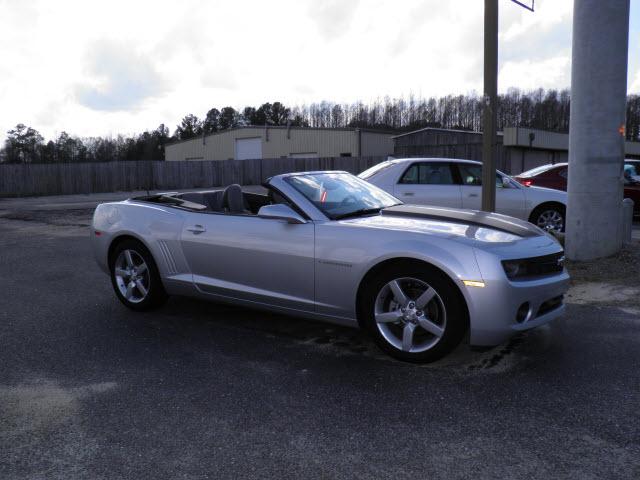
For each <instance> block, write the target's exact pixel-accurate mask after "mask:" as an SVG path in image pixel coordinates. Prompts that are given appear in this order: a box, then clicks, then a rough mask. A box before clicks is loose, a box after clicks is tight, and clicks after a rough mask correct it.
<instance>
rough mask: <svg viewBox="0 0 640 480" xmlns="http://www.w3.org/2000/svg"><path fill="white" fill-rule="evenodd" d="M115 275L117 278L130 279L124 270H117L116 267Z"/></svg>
mask: <svg viewBox="0 0 640 480" xmlns="http://www.w3.org/2000/svg"><path fill="white" fill-rule="evenodd" d="M116 275H117V276H118V277H123V278H126V277H130V276H131V274H130V273H129V272H127V271H126V270H125V269H123V268H118V267H116Z"/></svg>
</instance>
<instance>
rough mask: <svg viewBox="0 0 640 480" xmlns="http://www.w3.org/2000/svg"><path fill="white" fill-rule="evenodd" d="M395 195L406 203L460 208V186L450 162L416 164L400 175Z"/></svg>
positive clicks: (394, 191) (395, 187)
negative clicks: (455, 179)
mask: <svg viewBox="0 0 640 480" xmlns="http://www.w3.org/2000/svg"><path fill="white" fill-rule="evenodd" d="M393 194H394V195H395V196H396V197H397V198H399V199H400V200H402V201H403V202H405V203H414V204H420V205H437V206H441V207H454V208H460V207H461V206H462V199H461V197H460V185H458V184H457V183H456V182H455V181H454V177H453V172H452V170H451V164H450V163H449V162H415V163H412V164H411V165H410V166H409V167H408V168H407V169H406V170H405V171H404V172H403V173H402V175H400V178H399V179H398V181H397V183H396V185H395V186H394V190H393Z"/></svg>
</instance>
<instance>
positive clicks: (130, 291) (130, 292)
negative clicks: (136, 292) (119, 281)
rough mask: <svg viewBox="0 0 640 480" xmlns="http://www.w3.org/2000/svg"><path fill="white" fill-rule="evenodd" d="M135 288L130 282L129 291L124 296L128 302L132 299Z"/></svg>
mask: <svg viewBox="0 0 640 480" xmlns="http://www.w3.org/2000/svg"><path fill="white" fill-rule="evenodd" d="M133 287H135V283H133V282H129V283H128V284H127V291H126V292H125V294H124V296H125V298H126V299H127V300H131V297H132V296H133Z"/></svg>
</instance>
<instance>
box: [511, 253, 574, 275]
mask: <svg viewBox="0 0 640 480" xmlns="http://www.w3.org/2000/svg"><path fill="white" fill-rule="evenodd" d="M502 268H504V273H505V274H506V275H507V277H508V278H509V279H510V280H514V279H524V278H535V277H541V276H547V275H556V274H558V273H560V272H562V271H563V270H564V252H558V253H554V254H551V255H544V256H542V257H531V258H519V259H515V260H502Z"/></svg>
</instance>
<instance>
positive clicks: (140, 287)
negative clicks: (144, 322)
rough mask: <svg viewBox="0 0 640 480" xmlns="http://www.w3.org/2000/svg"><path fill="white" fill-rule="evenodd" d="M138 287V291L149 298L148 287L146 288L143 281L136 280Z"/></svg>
mask: <svg viewBox="0 0 640 480" xmlns="http://www.w3.org/2000/svg"><path fill="white" fill-rule="evenodd" d="M136 287H137V288H138V291H139V292H140V293H141V294H142V296H143V297H146V296H147V287H145V286H144V283H142V280H136Z"/></svg>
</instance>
